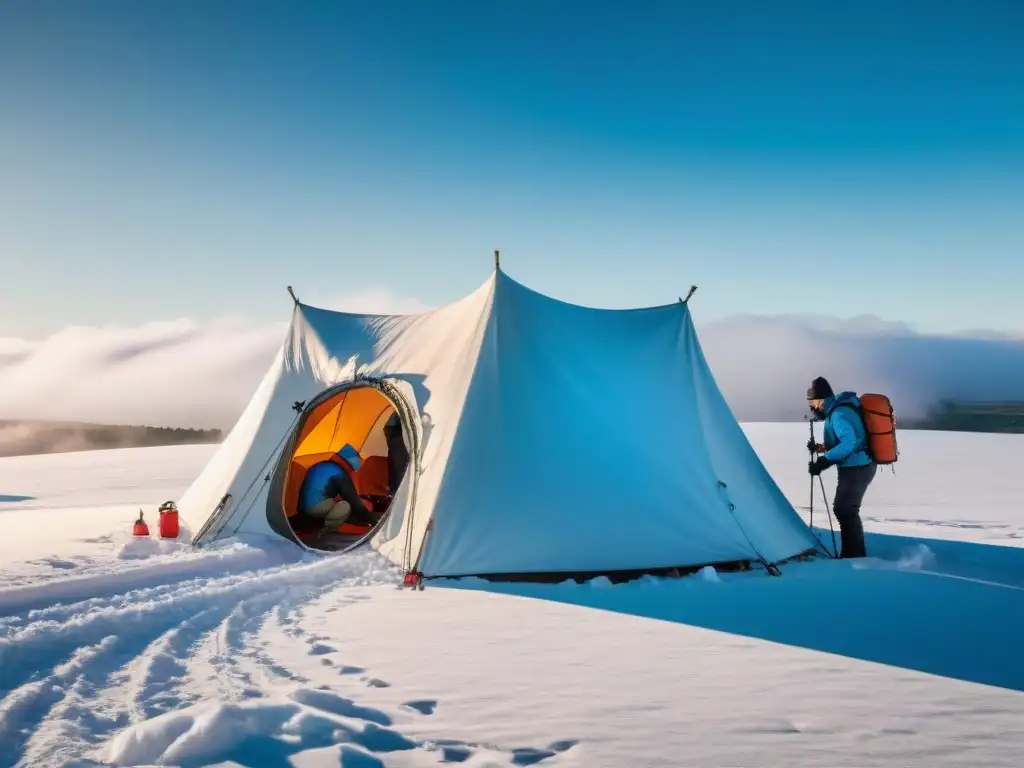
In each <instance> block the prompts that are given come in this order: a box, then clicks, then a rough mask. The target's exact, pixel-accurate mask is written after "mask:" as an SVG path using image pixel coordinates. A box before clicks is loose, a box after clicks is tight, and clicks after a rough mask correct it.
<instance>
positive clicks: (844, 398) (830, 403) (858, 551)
mask: <svg viewBox="0 0 1024 768" xmlns="http://www.w3.org/2000/svg"><path fill="white" fill-rule="evenodd" d="M807 401H808V405H809V406H810V408H811V413H813V414H814V416H815V418H816V419H818V420H819V421H824V422H825V430H824V431H825V435H824V440H825V443H824V445H820V444H815V443H814V441H813V440H809V441H808V443H807V449H808V450H809V451H811V453H815V452H817V453H819V454H820V455H819V456H818V458H817V459H815V460H814V461H812V462H811V463H810V465H809V467H808V469H809V471H810V473H811V475H820V474H821V473H822V472H824V471H825V470H826V469H828V468H829V467H832V466H836V465H838V467H839V469H838V470H837V471H838V473H839V482H838V485H837V486H836V498H835V501H834V502H833V505H832V509H833V511H834V512H835V515H836V521H837V522H838V523H839V531H840V533H841V534H842V539H843V549H842V553H841V554H840V557H843V558H852V557H867V551H866V549H865V547H864V524H863V522H861V519H860V506H861V503H862V502H863V500H864V494H865V493H867V490H868V486H869V485H871V481H872V480H874V479H875V471H876V469H877V464H876V463H875V460H874V459H873V458H872V457H871V454H870V453H868V449H867V429H866V428H865V426H864V420H863V418H862V417H861V413H860V402H859V400H858V398H857V395H856V394H854V393H853V392H841V393H840V394H839V395H836V394H834V393H833V391H832V387H831V385H830V384H829V383H828V381H827V380H826V379H824V378H821V377H819V378H817V379H815V380H814V381H813V382H811V388H810V389H808V390H807Z"/></svg>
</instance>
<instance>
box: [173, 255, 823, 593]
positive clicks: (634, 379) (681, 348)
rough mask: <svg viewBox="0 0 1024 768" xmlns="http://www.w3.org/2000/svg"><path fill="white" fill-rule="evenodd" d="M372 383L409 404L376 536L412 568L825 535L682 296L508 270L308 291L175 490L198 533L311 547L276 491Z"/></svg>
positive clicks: (611, 563) (565, 565) (702, 552)
mask: <svg viewBox="0 0 1024 768" xmlns="http://www.w3.org/2000/svg"><path fill="white" fill-rule="evenodd" d="M371 389H373V390H376V391H377V392H379V393H381V394H383V395H385V396H386V398H387V400H388V402H389V403H390V405H392V406H394V411H396V412H397V413H398V415H399V416H400V417H401V419H402V422H403V424H404V426H405V430H404V436H405V442H406V445H407V447H408V448H409V452H410V455H411V463H410V469H409V471H408V472H407V473H406V475H405V479H404V480H403V482H402V484H401V486H400V488H399V489H398V490H397V492H396V494H395V500H394V503H393V504H392V506H391V511H390V512H389V514H388V515H387V517H386V518H385V520H383V521H382V522H381V524H380V525H379V526H377V528H376V529H374V530H373V531H372V532H371V534H370V535H368V537H367V541H366V542H365V543H366V544H368V545H369V546H372V547H374V548H375V549H377V550H378V551H379V552H380V553H381V554H383V555H384V556H385V557H387V558H389V559H390V560H392V561H393V562H395V563H397V564H399V565H401V566H402V567H403V568H404V569H405V570H406V571H407V572H410V573H418V574H422V575H423V576H424V577H433V576H463V575H474V574H477V575H492V574H494V575H496V574H508V575H514V574H562V573H598V572H616V571H630V570H656V569H661V568H673V567H679V568H686V567H692V566H698V565H704V564H709V563H727V562H743V561H747V562H755V561H759V562H763V563H772V564H774V563H777V562H780V561H783V560H786V559H788V558H791V557H794V556H797V555H800V554H803V553H806V552H809V551H811V550H813V549H814V548H815V547H816V546H818V543H817V540H816V539H815V538H814V536H813V534H812V532H811V531H810V529H809V528H808V527H807V526H806V525H805V524H804V522H803V521H802V520H801V519H800V517H799V516H798V515H797V514H796V512H795V510H794V509H793V507H792V506H791V505H790V504H789V502H788V501H787V500H786V498H785V497H784V496H783V494H782V493H781V491H780V490H779V488H778V487H777V486H776V484H775V483H774V481H773V480H772V478H771V477H770V475H769V474H768V472H767V471H766V469H765V468H764V466H763V465H762V464H761V462H760V460H759V458H758V457H757V455H756V454H755V452H754V450H753V448H752V447H751V446H750V444H749V443H748V441H747V439H746V436H745V435H744V433H743V431H742V430H741V428H740V426H739V425H738V423H737V422H736V420H735V418H734V417H733V415H732V412H731V411H730V410H729V407H728V406H727V404H726V402H725V400H724V398H723V396H722V394H721V393H720V391H719V389H718V386H717V385H716V383H715V381H714V377H713V376H712V374H711V371H710V369H709V368H708V365H707V362H706V361H705V359H704V355H703V353H702V352H701V349H700V345H699V343H698V340H697V336H696V333H695V330H694V326H693V323H692V320H691V317H690V312H689V308H688V305H687V303H686V302H684V301H679V302H676V303H673V304H668V305H665V306H659V307H652V308H646V309H636V310H602V309H591V308H585V307H581V306H576V305H572V304H567V303H564V302H562V301H558V300H556V299H553V298H550V297H547V296H544V295H541V294H539V293H537V292H535V291H533V290H530V289H529V288H527V287H525V286H523V285H521V284H519V283H517V282H516V281H514V280H512V279H511V278H509V277H508V276H507V275H506V274H505V273H504V272H502V271H501V270H500V269H496V271H495V272H494V274H493V275H492V277H491V278H490V279H489V280H488V281H487V282H486V283H485V284H484V285H482V286H481V287H480V288H479V289H477V290H476V291H475V292H474V293H472V294H471V295H469V296H467V297H465V298H463V299H461V300H459V301H456V302H454V303H452V304H448V305H446V306H443V307H440V308H438V309H435V310H432V311H429V312H425V313H423V314H418V315H408V316H371V315H359V314H347V313H343V312H334V311H328V310H325V309H318V308H315V307H311V306H307V305H304V304H301V303H300V302H298V301H297V300H296V302H295V308H294V313H293V316H292V322H291V326H290V328H289V331H288V334H287V338H286V339H285V342H284V344H283V346H282V348H281V350H280V352H279V353H278V355H277V358H276V359H275V361H274V363H273V365H272V366H271V368H270V370H269V371H268V373H267V374H266V377H265V378H264V380H263V382H262V383H261V384H260V386H259V388H258V390H257V391H256V393H255V395H254V396H253V398H252V401H251V402H250V403H249V405H248V407H247V408H246V410H245V412H244V413H243V415H242V416H241V418H240V419H239V421H238V423H237V424H236V425H235V427H234V428H233V430H232V431H231V432H230V434H229V435H228V437H227V438H226V440H225V441H224V443H223V444H222V446H221V447H220V448H219V450H218V451H217V453H216V454H215V456H214V457H213V458H212V460H211V461H210V463H209V465H208V466H207V467H206V468H205V469H204V471H203V472H202V473H201V475H200V476H199V477H198V478H197V479H196V480H195V482H194V483H193V485H192V486H191V487H190V488H189V489H188V491H187V492H186V494H185V495H184V496H183V497H182V499H181V500H180V503H179V508H180V510H181V513H182V515H183V517H184V519H185V521H186V523H187V524H188V525H189V527H190V528H191V530H192V531H193V533H194V534H195V538H194V542H195V544H196V545H197V546H202V545H203V544H206V543H208V542H211V541H215V540H218V539H223V538H227V537H231V536H235V535H238V534H263V535H266V536H271V537H283V538H286V539H292V540H294V541H296V542H297V543H299V540H298V539H297V538H296V537H295V535H294V534H293V533H292V530H291V528H290V526H289V521H288V517H287V514H286V512H285V510H284V508H283V507H284V503H283V501H282V500H283V498H284V495H286V493H285V490H284V487H285V486H286V485H287V484H288V481H287V480H285V479H284V477H283V476H284V475H286V474H287V471H288V470H287V465H288V460H289V455H290V453H291V452H293V451H294V450H295V446H296V445H297V444H298V443H299V442H301V441H305V440H307V437H305V436H304V434H305V432H309V430H310V429H311V428H310V427H308V426H307V427H303V426H302V425H303V423H304V419H307V418H308V417H309V414H311V413H313V412H314V411H315V410H316V409H317V408H318V407H321V410H323V408H326V407H327V406H326V405H322V406H321V405H318V404H322V403H324V402H325V401H326V398H330V397H332V396H334V395H336V394H337V393H345V392H348V393H352V392H356V391H357V390H365V391H367V392H368V391H369V390H371ZM367 423H368V422H367Z"/></svg>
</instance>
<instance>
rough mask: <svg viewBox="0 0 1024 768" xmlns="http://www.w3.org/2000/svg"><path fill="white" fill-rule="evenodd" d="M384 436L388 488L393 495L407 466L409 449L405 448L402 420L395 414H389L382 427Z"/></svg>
mask: <svg viewBox="0 0 1024 768" xmlns="http://www.w3.org/2000/svg"><path fill="white" fill-rule="evenodd" d="M384 436H385V438H386V439H387V442H388V486H389V489H390V491H391V493H392V495H394V494H395V493H396V492H397V491H398V486H399V485H400V484H401V482H402V478H403V477H404V476H405V470H406V468H407V467H408V466H409V449H408V448H406V447H405V440H404V439H403V438H402V420H401V419H399V418H398V414H397V413H393V414H391V418H389V419H388V420H387V423H386V424H385V425H384Z"/></svg>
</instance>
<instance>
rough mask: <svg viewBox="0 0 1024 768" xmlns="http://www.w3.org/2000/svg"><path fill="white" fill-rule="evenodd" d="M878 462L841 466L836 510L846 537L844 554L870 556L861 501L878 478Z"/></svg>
mask: <svg viewBox="0 0 1024 768" xmlns="http://www.w3.org/2000/svg"><path fill="white" fill-rule="evenodd" d="M877 469H878V465H877V464H875V463H874V462H871V463H870V464H867V465H865V466H863V467H840V468H839V483H838V485H837V486H836V499H835V502H834V503H833V505H832V510H833V511H834V512H835V515H836V522H838V523H839V532H840V533H841V534H842V537H843V549H842V551H841V553H840V555H839V556H840V557H844V558H849V557H867V551H866V550H865V549H864V523H862V522H861V519H860V505H861V502H863V501H864V494H865V493H866V492H867V490H868V486H869V485H871V481H872V480H874V479H875V472H876V471H877Z"/></svg>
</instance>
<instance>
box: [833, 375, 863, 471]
mask: <svg viewBox="0 0 1024 768" xmlns="http://www.w3.org/2000/svg"><path fill="white" fill-rule="evenodd" d="M840 406H844V407H840ZM845 406H852V408H851V407H845ZM824 439H825V449H826V450H825V453H824V454H822V455H823V456H824V457H825V458H826V459H828V460H829V461H831V462H834V463H836V464H838V465H839V466H840V467H863V466H865V465H867V464H870V463H871V461H872V459H871V455H870V454H869V453H868V452H867V430H865V429H864V421H863V420H862V419H861V416H860V399H859V398H858V397H857V395H856V394H855V393H853V392H840V393H839V394H838V395H836V396H835V397H827V398H825V438H824Z"/></svg>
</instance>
